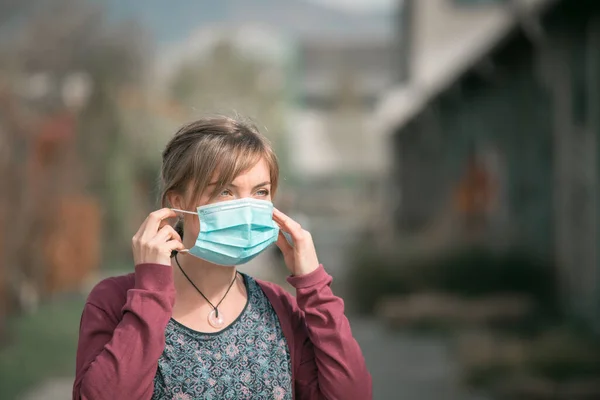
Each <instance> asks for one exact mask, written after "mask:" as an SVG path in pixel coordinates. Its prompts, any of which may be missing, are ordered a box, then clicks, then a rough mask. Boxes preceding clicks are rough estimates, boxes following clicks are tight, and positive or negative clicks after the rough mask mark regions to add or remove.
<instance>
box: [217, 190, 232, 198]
mask: <svg viewBox="0 0 600 400" xmlns="http://www.w3.org/2000/svg"><path fill="white" fill-rule="evenodd" d="M219 196H220V197H227V196H233V193H231V190H229V189H225V190H223V191H222V192H221V194H219Z"/></svg>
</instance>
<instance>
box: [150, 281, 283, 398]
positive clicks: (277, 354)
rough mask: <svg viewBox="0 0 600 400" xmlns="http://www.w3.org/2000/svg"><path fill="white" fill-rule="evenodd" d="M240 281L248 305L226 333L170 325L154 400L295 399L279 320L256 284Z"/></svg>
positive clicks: (177, 324)
mask: <svg viewBox="0 0 600 400" xmlns="http://www.w3.org/2000/svg"><path fill="white" fill-rule="evenodd" d="M242 276H243V278H244V283H245V285H246V289H247V292H248V302H247V303H246V307H245V308H244V310H243V311H242V313H241V314H240V316H239V317H238V318H237V319H236V320H235V321H234V322H233V323H232V324H231V325H229V326H228V327H226V328H225V329H223V330H222V331H220V332H216V333H201V332H198V331H194V330H192V329H189V328H187V327H185V326H184V325H181V324H180V323H178V322H177V321H175V320H174V319H171V320H170V321H169V323H168V324H167V327H166V329H165V336H166V343H165V349H164V351H163V353H162V356H161V357H160V359H159V361H158V370H157V372H156V376H155V378H154V395H153V397H152V399H153V400H167V399H168V400H196V399H207V400H216V399H236V400H243V399H276V400H290V399H291V398H292V377H291V375H292V373H291V361H290V353H289V349H288V345H287V341H286V339H285V337H284V335H283V331H282V330H281V326H280V325H279V319H278V318H277V314H275V310H273V307H272V306H271V303H270V302H269V300H268V299H267V297H266V296H265V294H264V293H263V291H262V289H261V288H260V286H258V284H257V283H256V281H255V280H254V279H252V278H251V277H249V276H247V275H245V274H242Z"/></svg>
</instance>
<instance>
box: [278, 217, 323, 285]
mask: <svg viewBox="0 0 600 400" xmlns="http://www.w3.org/2000/svg"><path fill="white" fill-rule="evenodd" d="M273 220H274V221H275V222H276V223H277V224H278V225H279V227H280V232H279V237H278V238H277V247H279V249H280V250H281V252H282V253H283V258H284V260H285V264H286V265H287V267H288V269H289V270H290V272H291V273H292V275H294V276H302V275H307V274H310V273H311V272H313V271H315V270H316V269H317V268H318V267H319V260H318V259H317V251H316V250H315V244H314V243H313V240H312V236H311V234H310V232H308V231H305V230H304V229H302V227H301V226H300V224H299V223H297V222H296V221H294V220H293V219H291V218H290V217H288V216H287V215H285V214H284V213H282V212H281V211H279V210H278V209H274V210H273ZM281 231H283V232H285V233H288V234H289V235H290V236H291V237H292V241H293V245H292V244H290V243H288V241H287V239H286V238H285V236H284V235H283V233H282V232H281Z"/></svg>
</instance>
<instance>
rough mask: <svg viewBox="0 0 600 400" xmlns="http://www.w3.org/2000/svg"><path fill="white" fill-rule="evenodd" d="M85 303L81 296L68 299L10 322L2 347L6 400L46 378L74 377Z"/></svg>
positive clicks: (1, 383)
mask: <svg viewBox="0 0 600 400" xmlns="http://www.w3.org/2000/svg"><path fill="white" fill-rule="evenodd" d="M83 303H84V299H83V298H82V297H79V296H78V297H71V298H65V299H61V300H59V301H55V302H52V303H50V304H46V305H43V306H42V307H41V308H40V309H39V310H38V311H37V312H35V313H34V314H31V315H24V316H21V317H18V318H13V319H10V320H9V321H8V331H7V340H6V341H5V342H4V343H2V347H1V348H0V388H2V389H1V393H2V399H5V400H11V399H16V398H18V396H19V395H20V394H21V393H23V392H24V391H25V390H27V389H29V388H31V386H33V385H35V384H39V383H41V382H42V381H44V380H45V379H49V378H53V377H69V376H72V375H73V373H74V368H75V367H74V365H75V364H74V363H75V353H76V350H77V340H78V335H79V320H80V318H81V312H82V310H83Z"/></svg>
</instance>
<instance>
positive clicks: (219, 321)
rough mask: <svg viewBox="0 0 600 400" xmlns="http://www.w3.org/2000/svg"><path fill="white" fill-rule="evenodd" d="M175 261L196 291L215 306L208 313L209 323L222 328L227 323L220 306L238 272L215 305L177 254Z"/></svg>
mask: <svg viewBox="0 0 600 400" xmlns="http://www.w3.org/2000/svg"><path fill="white" fill-rule="evenodd" d="M175 262H176V263H177V266H178V267H179V270H180V271H181V273H182V274H183V276H185V278H186V279H187V280H188V282H189V283H190V284H191V285H192V286H193V287H194V289H196V291H197V292H198V293H200V296H202V297H204V300H206V301H207V302H208V304H210V306H211V307H212V308H213V310H212V311H211V312H210V313H208V323H209V324H210V326H212V327H213V328H215V329H220V328H222V327H223V325H224V324H225V319H224V318H223V314H222V313H220V312H219V306H220V305H221V303H222V302H223V300H225V297H226V296H227V294H228V293H229V291H230V290H231V287H232V286H233V284H234V283H235V279H236V278H237V273H236V274H235V276H234V277H233V280H232V281H231V283H230V284H229V287H228V288H227V291H226V292H225V294H224V295H223V297H222V298H221V300H220V301H219V302H218V303H217V305H216V306H215V305H213V303H211V302H210V300H209V299H208V298H207V297H206V296H205V295H204V293H202V291H200V289H198V286H196V285H195V284H194V282H192V280H191V279H190V277H189V276H188V275H187V274H186V273H185V271H184V270H183V268H181V264H179V260H178V259H177V255H175Z"/></svg>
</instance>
